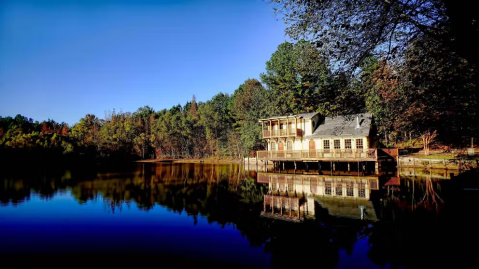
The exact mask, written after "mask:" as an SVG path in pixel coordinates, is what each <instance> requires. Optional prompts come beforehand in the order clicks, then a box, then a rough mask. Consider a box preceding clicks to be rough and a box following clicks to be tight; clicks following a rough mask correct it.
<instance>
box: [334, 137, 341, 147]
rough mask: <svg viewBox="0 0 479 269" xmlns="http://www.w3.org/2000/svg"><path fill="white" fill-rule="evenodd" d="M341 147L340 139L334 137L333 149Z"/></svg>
mask: <svg viewBox="0 0 479 269" xmlns="http://www.w3.org/2000/svg"><path fill="white" fill-rule="evenodd" d="M340 148H341V140H339V139H336V140H334V149H340Z"/></svg>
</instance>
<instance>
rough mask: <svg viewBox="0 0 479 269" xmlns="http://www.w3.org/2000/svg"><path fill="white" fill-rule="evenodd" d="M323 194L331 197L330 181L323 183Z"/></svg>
mask: <svg viewBox="0 0 479 269" xmlns="http://www.w3.org/2000/svg"><path fill="white" fill-rule="evenodd" d="M324 194H326V195H331V182H330V181H326V182H325V189H324Z"/></svg>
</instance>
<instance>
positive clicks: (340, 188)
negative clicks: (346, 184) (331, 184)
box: [336, 182, 343, 196]
mask: <svg viewBox="0 0 479 269" xmlns="http://www.w3.org/2000/svg"><path fill="white" fill-rule="evenodd" d="M336 195H337V196H343V184H342V183H341V182H338V183H336Z"/></svg>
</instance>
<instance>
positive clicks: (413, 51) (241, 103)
mask: <svg viewBox="0 0 479 269" xmlns="http://www.w3.org/2000/svg"><path fill="white" fill-rule="evenodd" d="M274 2H279V4H278V5H279V6H280V9H278V12H282V14H283V16H284V19H285V21H286V22H287V23H289V25H290V27H289V28H288V29H287V31H286V33H287V34H288V35H290V37H292V38H293V39H296V41H295V42H284V43H282V44H280V45H279V46H278V48H277V50H276V51H275V52H274V53H273V54H272V55H271V58H270V59H269V60H268V61H267V62H266V68H265V71H264V72H263V73H262V74H260V75H259V79H254V78H250V79H247V80H245V82H244V83H243V84H241V85H239V86H238V88H237V89H235V90H234V92H233V94H228V93H219V94H217V95H215V96H213V97H212V98H211V99H210V100H208V101H206V102H197V101H196V99H195V97H194V96H193V97H192V99H191V100H190V101H188V102H186V104H184V105H176V106H173V107H172V108H170V109H162V110H158V111H155V110H154V109H153V108H151V107H149V106H144V107H141V108H139V109H138V110H137V111H135V112H122V111H120V112H117V111H115V110H113V111H112V112H109V113H108V115H106V116H105V117H104V118H103V119H100V118H99V117H97V116H95V115H90V114H88V115H86V116H85V117H84V118H82V119H80V121H79V122H78V123H76V124H75V125H73V126H68V125H66V124H64V123H57V122H55V121H53V120H48V121H44V122H41V123H39V122H33V120H32V119H30V118H27V117H24V116H22V115H17V116H16V117H14V118H12V117H5V118H0V155H2V156H16V155H18V156H24V155H25V154H30V155H31V154H37V155H39V154H49V153H51V154H54V155H55V154H57V155H61V154H69V155H77V156H87V157H89V158H93V159H98V158H100V159H101V158H119V159H130V158H154V157H173V158H203V157H223V156H230V157H242V156H245V155H248V154H250V153H251V151H252V150H255V149H259V148H261V147H262V145H263V143H262V141H261V126H260V124H259V123H258V119H261V118H267V117H271V116H277V115H287V114H291V113H301V112H313V111H316V112H319V113H321V115H322V116H326V117H328V116H330V117H334V116H337V115H340V114H351V113H359V112H369V113H372V114H373V115H374V119H375V123H376V125H377V127H378V132H379V136H380V138H382V143H383V146H391V145H392V141H397V140H399V141H404V142H405V144H404V145H406V146H408V145H411V141H412V140H413V139H414V138H422V140H423V141H424V144H425V145H426V146H427V145H428V144H429V143H430V142H432V141H433V140H434V139H436V140H437V141H439V142H441V143H442V144H444V145H447V146H453V147H454V146H455V147H462V146H464V145H465V144H466V143H467V142H469V141H470V139H471V137H477V136H478V135H477V134H478V133H479V125H478V124H475V123H477V122H479V90H478V85H479V72H478V70H479V69H478V67H477V64H478V62H477V61H476V60H475V57H474V55H473V54H471V53H468V52H467V51H461V50H460V49H461V48H463V47H464V46H467V44H465V43H467V42H466V41H467V40H470V43H468V44H474V42H475V40H476V39H475V38H476V37H477V36H478V35H479V30H478V29H479V28H478V27H477V26H475V24H474V25H472V26H471V25H469V24H467V23H468V22H471V23H473V21H475V20H474V18H473V17H474V16H476V15H474V14H469V13H467V14H466V13H465V14H466V15H467V16H466V15H465V17H464V19H465V20H466V22H464V21H462V20H460V19H459V21H458V18H457V17H455V15H454V14H456V13H455V12H457V10H456V9H457V8H459V7H457V6H455V5H452V6H450V5H449V6H448V5H446V4H447V3H449V2H448V1H439V0H437V1H432V0H431V1H379V0H378V1H376V0H371V1H363V2H357V1H335V0H329V1H308V0H289V1H274ZM451 14H452V15H451ZM469 15H470V16H472V17H471V18H472V19H471V18H470V17H468V16H469ZM451 16H452V17H451ZM328 18H329V19H328ZM331 18H336V19H335V20H332V19H331ZM471 20H472V21H471ZM464 24H467V25H466V26H464ZM461 25H462V26H463V27H465V28H464V29H466V30H467V31H469V34H470V35H471V37H470V38H469V39H468V38H466V37H464V33H462V32H461V31H459V30H460V29H458V27H460V26H461ZM468 27H469V28H468ZM461 29H462V28H461ZM466 30H464V31H466ZM464 40H466V41H464ZM425 149H426V147H425Z"/></svg>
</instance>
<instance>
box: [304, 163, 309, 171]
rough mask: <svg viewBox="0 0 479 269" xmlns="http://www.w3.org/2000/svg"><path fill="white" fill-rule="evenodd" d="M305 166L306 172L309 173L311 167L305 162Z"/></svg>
mask: <svg viewBox="0 0 479 269" xmlns="http://www.w3.org/2000/svg"><path fill="white" fill-rule="evenodd" d="M304 165H305V166H306V169H305V172H309V166H308V163H307V162H305V163H304Z"/></svg>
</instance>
